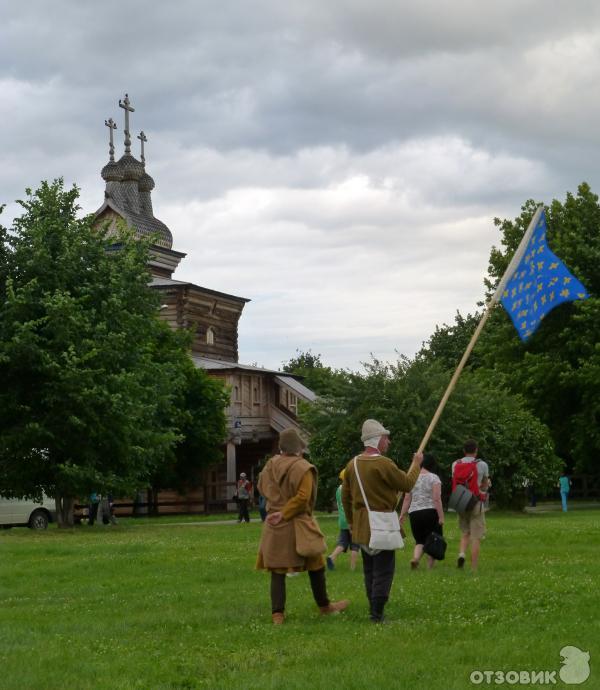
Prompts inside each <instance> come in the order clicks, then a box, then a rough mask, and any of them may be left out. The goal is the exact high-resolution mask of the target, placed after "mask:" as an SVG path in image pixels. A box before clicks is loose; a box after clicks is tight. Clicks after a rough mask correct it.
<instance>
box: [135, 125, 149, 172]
mask: <svg viewBox="0 0 600 690" xmlns="http://www.w3.org/2000/svg"><path fill="white" fill-rule="evenodd" d="M137 138H138V139H139V140H140V141H141V142H142V155H141V156H140V158H141V161H142V163H144V164H145V163H146V159H145V158H144V142H145V141H148V138H147V137H146V135H145V134H144V130H142V131H141V132H140V133H139V134H138V137H137Z"/></svg>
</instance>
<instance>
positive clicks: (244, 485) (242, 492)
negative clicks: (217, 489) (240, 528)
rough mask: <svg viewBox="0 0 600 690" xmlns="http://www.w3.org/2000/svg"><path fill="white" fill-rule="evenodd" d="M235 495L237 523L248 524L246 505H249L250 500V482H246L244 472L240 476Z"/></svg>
mask: <svg viewBox="0 0 600 690" xmlns="http://www.w3.org/2000/svg"><path fill="white" fill-rule="evenodd" d="M235 495H236V496H237V504H238V523H240V522H242V520H243V521H244V522H250V513H249V512H248V504H249V503H250V498H251V497H252V482H249V481H248V478H247V476H246V473H245V472H242V473H241V474H240V478H239V481H238V483H237V487H236V492H235Z"/></svg>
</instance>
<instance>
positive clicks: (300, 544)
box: [294, 513, 327, 558]
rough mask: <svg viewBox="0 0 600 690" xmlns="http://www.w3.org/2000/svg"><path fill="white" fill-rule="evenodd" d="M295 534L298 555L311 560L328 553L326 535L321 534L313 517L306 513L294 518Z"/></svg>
mask: <svg viewBox="0 0 600 690" xmlns="http://www.w3.org/2000/svg"><path fill="white" fill-rule="evenodd" d="M294 532H295V534H296V553H297V554H298V555H299V556H304V557H305V558H309V557H311V556H320V555H321V554H323V553H325V551H327V544H326V543H325V535H324V534H323V532H321V529H320V528H319V525H318V524H317V521H316V520H315V519H314V517H313V516H312V515H308V513H304V514H303V515H297V516H296V517H295V518H294Z"/></svg>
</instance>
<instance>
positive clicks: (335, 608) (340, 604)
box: [319, 599, 350, 616]
mask: <svg viewBox="0 0 600 690" xmlns="http://www.w3.org/2000/svg"><path fill="white" fill-rule="evenodd" d="M348 604H350V602H349V601H348V599H342V600H341V601H330V602H329V604H327V606H319V611H320V612H321V615H323V616H328V615H329V614H330V613H339V612H340V611H343V610H344V609H347V608H348Z"/></svg>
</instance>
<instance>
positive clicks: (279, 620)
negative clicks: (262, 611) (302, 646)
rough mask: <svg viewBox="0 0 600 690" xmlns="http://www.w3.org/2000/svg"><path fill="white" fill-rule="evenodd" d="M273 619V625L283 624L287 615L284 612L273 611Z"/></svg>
mask: <svg viewBox="0 0 600 690" xmlns="http://www.w3.org/2000/svg"><path fill="white" fill-rule="evenodd" d="M271 619H272V620H273V625H283V621H284V620H285V617H284V615H283V613H273V614H271Z"/></svg>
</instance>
